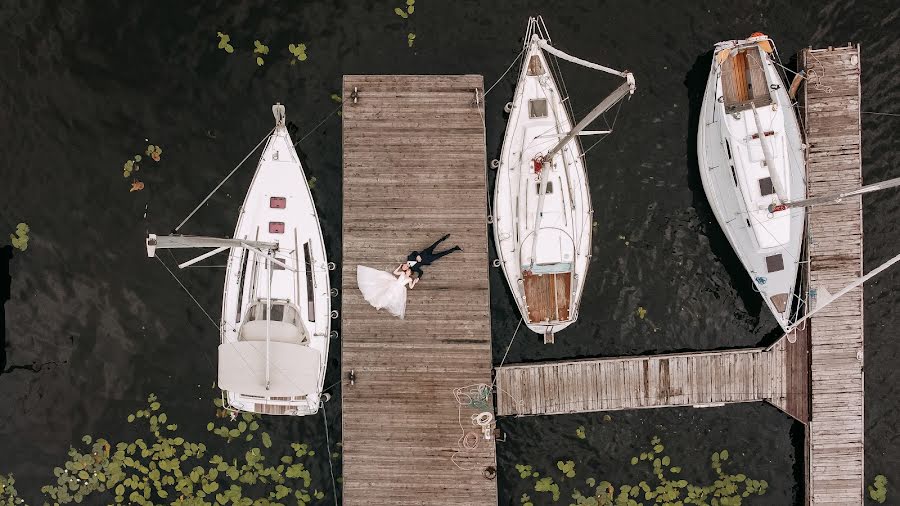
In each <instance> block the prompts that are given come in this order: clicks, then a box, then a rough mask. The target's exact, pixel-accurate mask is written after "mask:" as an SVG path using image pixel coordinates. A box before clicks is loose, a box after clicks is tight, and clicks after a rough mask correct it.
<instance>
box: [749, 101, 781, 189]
mask: <svg viewBox="0 0 900 506" xmlns="http://www.w3.org/2000/svg"><path fill="white" fill-rule="evenodd" d="M750 108H751V109H753V119H754V120H756V134H757V135H758V136H759V145H760V146H762V151H763V157H764V158H765V160H766V169H768V171H769V178H770V179H771V180H772V186H774V187H775V195H777V196H778V201H779V203H782V204H783V203H785V202H787V201H788V198H787V192H786V191H784V184H783V183H782V182H781V175H780V174H779V173H778V167H776V166H775V163H774V162H773V161H772V158H773V157H772V152H771V151H769V142H768V141H767V140H766V132H765V130H763V126H762V121H761V120H760V119H759V113H758V112H756V105H754V104H753V102H750Z"/></svg>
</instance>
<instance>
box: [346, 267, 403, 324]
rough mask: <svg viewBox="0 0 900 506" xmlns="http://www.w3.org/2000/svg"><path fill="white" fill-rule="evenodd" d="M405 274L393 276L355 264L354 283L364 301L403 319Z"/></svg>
mask: <svg viewBox="0 0 900 506" xmlns="http://www.w3.org/2000/svg"><path fill="white" fill-rule="evenodd" d="M408 280H409V278H408V277H406V276H400V277H399V278H398V277H397V276H394V275H393V274H391V273H390V272H385V271H379V270H378V269H373V268H371V267H366V266H365V265H357V266H356V285H357V286H359V291H361V292H362V294H363V297H365V299H366V302H368V303H369V304H371V305H372V306H373V307H374V308H375V309H387V310H388V312H390V313H391V314H392V315H394V316H398V317H400V319H403V316H404V314H405V313H406V283H407V281H408Z"/></svg>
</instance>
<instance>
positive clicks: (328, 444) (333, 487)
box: [320, 402, 338, 506]
mask: <svg viewBox="0 0 900 506" xmlns="http://www.w3.org/2000/svg"><path fill="white" fill-rule="evenodd" d="M320 406H321V407H322V418H323V419H324V420H325V446H326V448H328V472H329V473H331V493H332V494H334V506H338V499H337V485H335V481H334V467H333V466H332V464H331V461H332V460H333V459H332V458H331V455H332V454H331V440H330V439H329V437H328V414H327V413H326V412H325V403H324V402H322V403H320Z"/></svg>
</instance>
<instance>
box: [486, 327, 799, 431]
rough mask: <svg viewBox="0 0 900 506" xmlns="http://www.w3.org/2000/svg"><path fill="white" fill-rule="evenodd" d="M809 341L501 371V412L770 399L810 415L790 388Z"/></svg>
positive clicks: (556, 411) (576, 410)
mask: <svg viewBox="0 0 900 506" xmlns="http://www.w3.org/2000/svg"><path fill="white" fill-rule="evenodd" d="M798 343H799V344H798ZM803 343H805V336H803V335H802V334H801V335H800V336H799V337H798V339H797V340H796V343H789V342H788V341H787V338H786V337H783V338H781V339H780V340H779V341H778V342H777V343H775V344H774V345H773V346H771V347H769V348H768V349H764V348H754V349H742V350H725V351H713V352H699V353H679V354H672V355H656V356H641V357H623V358H601V359H586V360H571V361H560V362H541V363H534V364H514V365H507V366H503V367H498V368H497V369H496V377H497V414H498V415H555V414H565V413H583V412H589V411H616V410H623V409H640V408H661V407H674V406H698V407H699V406H713V405H720V404H726V403H735V402H753V401H768V402H771V403H772V404H774V405H775V406H777V407H779V408H780V409H782V410H784V411H786V412H787V413H788V414H790V415H791V416H794V417H795V418H798V419H801V417H805V415H806V410H805V406H806V402H804V401H805V399H806V396H805V393H804V392H803V391H800V392H798V391H790V390H788V385H794V384H795V383H796V382H797V381H798V378H804V377H805V376H806V369H805V365H806V360H805V354H806V349H805V346H803ZM794 345H796V346H794ZM801 421H805V420H802V419H801Z"/></svg>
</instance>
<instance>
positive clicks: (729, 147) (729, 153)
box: [725, 139, 731, 160]
mask: <svg viewBox="0 0 900 506" xmlns="http://www.w3.org/2000/svg"><path fill="white" fill-rule="evenodd" d="M725 151H727V152H728V159H729V160H731V144H729V142H728V139H725Z"/></svg>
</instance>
